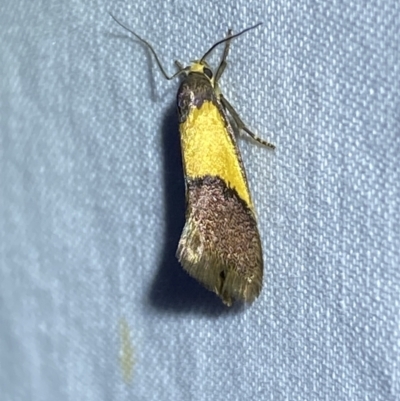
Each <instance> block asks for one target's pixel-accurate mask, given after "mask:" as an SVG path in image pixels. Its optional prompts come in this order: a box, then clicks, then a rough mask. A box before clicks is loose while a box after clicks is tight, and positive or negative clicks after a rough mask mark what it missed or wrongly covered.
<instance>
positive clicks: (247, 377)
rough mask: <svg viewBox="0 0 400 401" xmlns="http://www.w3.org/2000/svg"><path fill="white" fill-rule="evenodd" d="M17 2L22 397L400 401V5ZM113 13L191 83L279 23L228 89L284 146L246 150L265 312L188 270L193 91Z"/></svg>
mask: <svg viewBox="0 0 400 401" xmlns="http://www.w3.org/2000/svg"><path fill="white" fill-rule="evenodd" d="M8 3H9V4H3V5H2V8H1V13H0V26H1V27H2V28H1V34H0V77H1V78H0V85H1V86H0V91H1V92H0V131H1V135H0V145H1V147H0V152H1V153H0V219H1V220H0V236H1V237H0V256H1V259H0V394H1V400H4V401H8V400H12V401H14V400H96V401H97V400H146V401H153V400H154V401H155V400H157V401H161V400H215V401H218V400H318V401H321V400H385V401H387V400H399V399H400V396H399V394H400V313H399V311H400V270H399V267H400V257H399V255H400V252H399V248H400V241H399V240H400V236H399V233H400V228H399V216H400V207H399V196H400V174H399V172H400V166H399V154H400V80H399V76H400V41H399V32H400V6H399V2H398V1H397V0H381V1H369V2H364V1H362V0H351V1H347V2H339V1H332V2H331V1H329V2H328V1H327V2H314V1H307V0H300V1H297V0H290V1H281V2H280V1H274V2H273V1H269V2H262V1H248V0H238V1H236V2H226V4H221V3H220V2H218V4H217V2H215V1H210V0H203V1H197V0H194V1H192V2H185V1H182V0H176V1H172V0H171V1H163V2H160V1H157V0H153V1H146V2H137V1H134V0H133V1H132V0H131V1H113V2H103V1H79V0H78V1H75V2H65V1H45V0H44V1H39V2H31V1H26V0H25V1H24V0H18V1H13V2H8ZM107 11H111V12H112V13H113V14H114V15H115V16H116V17H118V18H119V19H120V20H121V21H123V22H124V23H125V24H127V25H128V26H130V27H131V28H132V29H134V30H136V31H137V32H138V33H140V34H141V35H142V36H143V37H145V38H146V39H148V40H149V41H150V42H151V43H152V44H153V45H154V47H155V48H156V50H157V51H158V52H159V54H160V57H161V59H162V60H163V62H164V64H165V65H166V66H167V68H168V70H169V71H170V72H172V71H174V66H173V60H175V59H179V60H180V61H181V62H183V63H187V62H188V61H189V60H192V59H195V58H197V57H199V56H200V55H202V53H203V52H204V51H205V50H206V49H207V48H208V47H209V46H210V45H211V44H212V43H213V42H215V41H216V40H218V39H220V38H222V37H223V36H224V34H225V32H226V30H227V29H228V28H229V27H232V28H233V29H234V30H235V31H238V30H240V29H243V28H245V27H247V26H250V25H252V24H254V23H256V22H259V21H262V22H264V24H263V25H262V27H260V28H258V29H257V30H255V31H253V32H250V33H248V34H247V35H245V36H243V37H242V38H240V39H238V40H236V41H235V42H234V43H233V44H232V49H231V50H232V51H231V56H230V59H229V62H230V64H229V67H228V69H227V71H226V73H225V75H224V77H223V80H222V82H221V84H222V88H223V90H224V93H225V94H226V96H227V98H228V99H230V101H231V102H232V103H233V104H234V105H235V106H236V108H237V109H238V111H239V113H240V115H241V116H242V118H243V119H244V121H245V122H247V124H248V125H249V126H250V127H251V128H252V129H253V130H254V131H256V132H257V133H259V134H260V135H261V136H263V137H264V138H266V139H270V140H272V141H273V142H274V143H275V144H276V145H277V150H276V151H275V152H274V153H273V152H269V151H267V150H265V149H263V148H260V147H257V146H254V145H253V144H252V143H249V142H248V141H246V140H242V141H240V146H241V149H242V152H243V158H244V162H245V165H246V168H247V172H248V176H249V180H250V185H251V188H252V193H253V197H254V201H255V204H256V208H257V211H258V215H259V222H260V230H261V235H262V239H263V247H264V254H265V266H266V272H265V273H266V274H265V281H264V289H263V291H262V293H261V296H260V298H259V299H258V300H257V301H256V302H255V303H254V304H253V305H252V306H251V307H241V306H239V305H236V306H235V307H233V308H231V309H228V308H225V307H224V306H223V305H222V303H221V302H220V301H219V299H217V298H216V297H215V296H214V295H213V294H212V293H209V292H207V291H206V290H204V289H203V288H202V287H200V286H199V285H198V284H197V283H196V282H195V281H194V280H192V279H191V278H190V277H188V276H187V275H186V273H184V272H183V270H182V269H181V267H180V266H179V264H178V263H177V261H176V260H175V256H174V254H175V249H176V245H177V241H178V238H179V235H180V230H181V228H182V226H183V219H184V193H183V190H184V187H183V179H182V171H181V165H180V163H181V161H180V149H179V138H178V131H177V119H176V116H175V106H174V98H175V94H176V90H177V87H178V82H177V81H174V82H167V81H164V80H163V78H162V77H161V74H160V73H159V71H158V70H157V68H156V66H155V64H154V61H153V60H152V58H151V56H150V54H149V52H148V51H147V50H146V49H145V48H144V47H143V45H141V44H140V43H138V42H137V41H134V40H132V39H131V38H130V36H129V34H128V33H127V32H125V31H123V30H122V29H121V28H120V27H119V26H118V25H117V24H116V23H115V22H113V21H112V19H111V17H110V16H109V14H108V13H107ZM217 57H218V52H216V54H215V57H214V58H212V59H211V62H213V63H214V64H216V63H217V60H218V58H217ZM121 344H124V346H123V347H122V349H123V351H122V350H121ZM122 354H123V355H125V357H124V358H122V360H123V361H125V364H126V365H129V361H132V365H133V366H132V372H131V374H130V373H129V372H125V375H126V377H125V378H124V373H123V370H122V368H121V355H122ZM129 355H131V357H129Z"/></svg>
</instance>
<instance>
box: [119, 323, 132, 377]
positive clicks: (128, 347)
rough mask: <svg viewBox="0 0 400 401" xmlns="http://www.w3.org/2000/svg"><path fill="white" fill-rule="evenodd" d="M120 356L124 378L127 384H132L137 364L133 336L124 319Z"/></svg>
mask: <svg viewBox="0 0 400 401" xmlns="http://www.w3.org/2000/svg"><path fill="white" fill-rule="evenodd" d="M119 332H120V341H121V348H120V355H119V361H120V365H121V370H122V376H123V378H124V381H125V383H126V384H130V383H131V381H132V375H133V366H134V364H135V359H134V349H133V346H132V341H131V334H130V329H129V326H128V323H127V322H126V320H125V319H124V318H122V319H121V320H120V328H119Z"/></svg>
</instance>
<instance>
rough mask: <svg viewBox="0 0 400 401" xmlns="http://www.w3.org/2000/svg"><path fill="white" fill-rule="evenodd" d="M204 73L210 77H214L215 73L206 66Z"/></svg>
mask: <svg viewBox="0 0 400 401" xmlns="http://www.w3.org/2000/svg"><path fill="white" fill-rule="evenodd" d="M203 73H204V74H205V75H207V77H208V78H209V79H212V77H213V73H212V71H211V70H210V69H209V68H207V67H204V69H203Z"/></svg>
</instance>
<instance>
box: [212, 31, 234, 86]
mask: <svg viewBox="0 0 400 401" xmlns="http://www.w3.org/2000/svg"><path fill="white" fill-rule="evenodd" d="M231 36H232V29H229V30H228V34H227V35H226V37H227V38H230V37H231ZM230 45H231V41H230V40H227V41H226V42H225V48H224V52H223V54H222V58H221V61H220V63H219V66H218V69H217V73H216V74H215V78H214V82H216V83H218V81H219V79H220V78H221V75H222V74H223V73H224V71H225V68H226V66H227V63H226V58H227V57H228V53H229V48H230Z"/></svg>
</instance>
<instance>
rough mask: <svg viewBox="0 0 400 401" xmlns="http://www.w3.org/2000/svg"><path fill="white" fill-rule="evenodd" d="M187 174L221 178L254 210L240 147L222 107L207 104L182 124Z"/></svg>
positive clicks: (208, 102) (195, 176)
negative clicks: (230, 132)
mask: <svg viewBox="0 0 400 401" xmlns="http://www.w3.org/2000/svg"><path fill="white" fill-rule="evenodd" d="M180 132H181V142H182V150H183V157H184V166H185V170H186V171H185V173H186V175H187V176H188V177H189V178H193V179H194V178H199V177H204V176H213V177H215V176H217V177H220V178H221V179H222V180H223V181H224V182H225V183H226V184H227V185H228V186H229V187H230V188H234V189H235V190H236V192H237V193H238V195H239V197H240V198H241V199H242V200H243V201H244V202H245V203H246V204H247V206H248V207H249V208H250V209H251V210H253V202H252V200H251V196H250V192H249V188H248V186H247V181H246V177H245V175H244V171H243V167H242V166H241V164H240V161H239V158H238V153H237V150H236V144H235V143H234V142H233V140H232V138H231V137H230V134H229V132H228V131H227V127H226V123H225V121H224V118H223V116H222V115H221V113H220V111H219V110H218V108H217V107H216V106H215V105H214V104H213V103H212V102H210V101H205V102H204V103H203V105H202V106H201V107H200V108H197V107H194V108H192V110H191V111H190V113H189V115H188V117H187V118H186V120H185V121H184V122H183V123H181V124H180Z"/></svg>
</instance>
